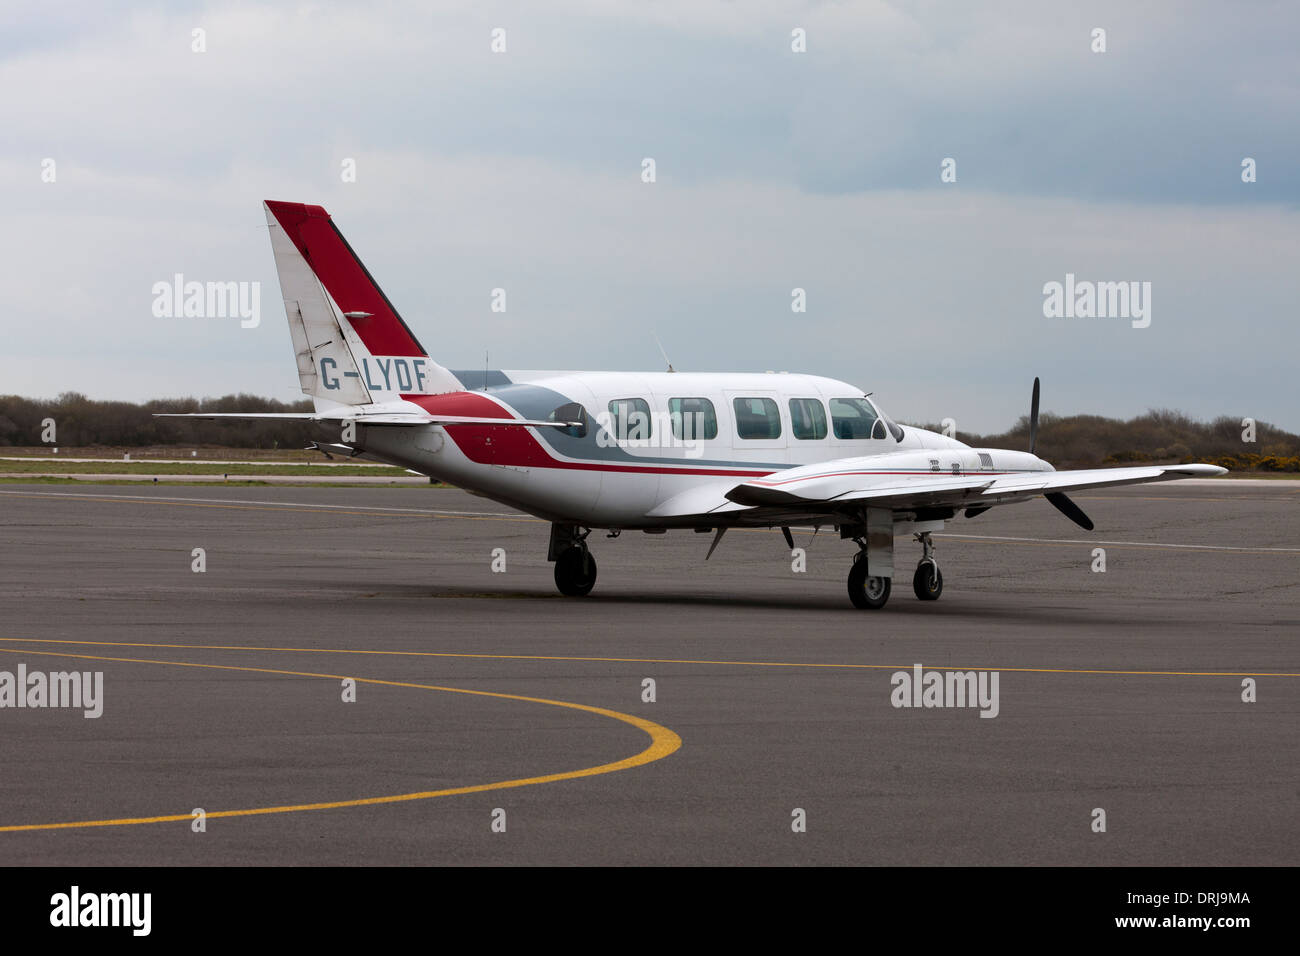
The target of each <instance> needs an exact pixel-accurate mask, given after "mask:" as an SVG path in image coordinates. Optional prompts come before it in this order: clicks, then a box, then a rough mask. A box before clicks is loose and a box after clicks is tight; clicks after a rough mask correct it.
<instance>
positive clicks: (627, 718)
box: [0, 642, 682, 833]
mask: <svg viewBox="0 0 1300 956" xmlns="http://www.w3.org/2000/svg"><path fill="white" fill-rule="evenodd" d="M68 643H76V642H68ZM87 643H90V642H87ZM0 650H3V651H9V652H11V653H22V652H25V653H29V654H41V655H46V656H51V657H72V658H77V659H79V660H91V661H111V662H115V663H124V664H170V665H172V666H174V667H201V668H208V669H212V670H223V671H252V672H254V673H259V674H278V675H282V676H287V677H318V678H322V679H325V680H340V681H341V680H344V679H348V678H349V677H351V675H348V674H319V673H313V672H309V671H286V670H274V669H271V668H266V667H237V666H234V665H227V664H197V663H191V662H188V661H160V660H149V659H144V658H133V657H99V656H93V655H90V654H70V653H60V652H58V651H37V650H31V649H27V648H24V649H21V651H20V649H19V648H10V647H4V648H0ZM351 679H352V680H355V681H357V682H358V683H362V684H379V685H383V686H385V687H413V688H416V689H418V690H436V691H443V692H445V693H449V694H471V695H474V696H476V697H495V698H498V699H501V700H517V701H523V702H525V703H530V704H547V705H549V706H551V707H565V708H568V709H570V710H582V711H586V712H587V713H591V714H598V715H600V716H602V717H609V718H611V719H613V720H618V721H622V722H623V723H625V724H631V725H632V726H633V727H636V728H637V729H638V730H641V731H644V732H645V733H646V734H647V735H648V736H649V737H650V746H648V747H646V748H645V750H642V751H641V752H640V753H638V754H634V755H633V756H631V757H626V758H624V759H622V760H616V761H614V762H612V763H604V764H600V765H599V766H596V767H583V768H582V769H580V770H568V771H564V772H561V773H550V774H544V775H542V776H537V777H519V778H516V779H513V780H498V781H495V782H493V783H480V784H473V785H471V786H467V787H450V788H447V789H445V790H422V791H418V792H416V793H398V794H390V795H388V796H380V797H359V798H356V799H353V800H331V801H323V802H318V803H298V804H286V805H283V806H274V807H251V808H248V809H244V810H213V811H210V812H208V813H207V814H206V817H207V818H208V819H218V818H222V817H252V816H261V815H264V814H268V813H301V812H304V811H307V810H336V809H340V808H343V807H366V806H375V805H378V804H381V803H403V802H406V801H409V800H431V799H433V798H435V797H451V796H458V795H460V794H466V793H483V792H485V791H489V790H508V789H511V788H513V787H530V786H535V785H537V784H542V783H556V782H558V781H560V780H577V779H580V778H582V777H594V776H597V775H599V774H605V773H614V772H616V771H619V770H630V769H631V768H633V767H640V766H643V765H644V764H648V763H652V762H653V761H656V760H662V759H663V758H664V757H667V756H669V755H670V754H672V753H675V752H676V751H677V750H678V748H680V747H681V745H682V738H681V737H679V736H678V735H677V734H675V733H674V732H673V731H671V730H669V729H668V728H667V727H664V726H662V725H660V724H656V723H655V722H654V721H651V720H645V719H643V718H641V717H634V716H632V715H631V714H623V713H619V712H618V711H616V710H607V709H606V708H604V707H592V706H590V705H588V704H575V703H571V702H569V701H563V700H549V699H547V698H544V697H525V696H522V695H520V694H503V693H498V692H494V691H485V690H466V689H465V688H462V687H440V686H436V685H433V684H413V683H407V682H404V681H391V680H377V679H374V678H369V677H351ZM192 819H193V814H192V813H174V814H165V815H161V816H152V817H120V818H117V819H110V820H75V821H71V822H67V823H27V824H18V825H11V826H0V833H14V832H19V831H27V830H69V829H78V828H84V827H116V826H130V825H134V824H142V823H177V822H180V821H189V820H192Z"/></svg>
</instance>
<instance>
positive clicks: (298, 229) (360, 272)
mask: <svg viewBox="0 0 1300 956" xmlns="http://www.w3.org/2000/svg"><path fill="white" fill-rule="evenodd" d="M266 205H267V207H268V208H269V209H270V210H271V212H272V213H273V214H274V215H275V218H276V221H277V222H279V223H280V225H281V226H282V227H283V228H284V231H285V234H286V235H287V236H288V237H289V238H290V239H292V240H293V244H294V245H295V246H297V248H298V251H299V252H300V253H302V256H303V258H304V259H306V260H307V263H308V265H310V266H311V268H312V271H313V272H315V273H316V278H318V279H320V281H321V283H322V284H323V285H324V286H325V288H326V289H327V290H328V291H329V294H330V295H331V296H333V297H334V301H335V302H337V303H338V305H339V308H340V309H341V310H342V311H344V312H369V313H370V318H368V319H348V320H347V321H348V322H351V323H352V328H354V329H356V332H357V335H359V336H360V337H361V341H362V342H364V343H366V348H368V349H369V350H370V354H371V355H424V354H425V352H424V349H423V348H421V347H420V343H419V342H417V341H416V340H415V336H413V335H412V334H411V331H410V329H408V328H407V327H406V323H404V322H403V321H402V317H401V316H400V315H398V314H397V310H396V309H395V308H393V304H392V303H391V302H389V301H388V297H387V296H385V295H384V293H383V290H381V289H380V288H379V286H378V284H377V283H376V282H375V280H374V278H373V277H372V276H371V275H370V273H369V272H368V271H367V270H366V267H365V266H364V265H363V264H362V262H361V260H360V259H359V258H357V254H356V253H355V252H353V251H352V248H351V247H350V246H349V245H348V243H347V240H345V239H344V238H343V234H342V233H340V232H339V231H338V229H337V228H336V227H335V225H334V223H333V222H332V221H331V219H330V214H329V213H327V212H326V211H325V210H324V209H322V208H321V207H320V206H308V205H305V204H304V203H300V202H275V201H272V200H270V199H268V200H267V201H266Z"/></svg>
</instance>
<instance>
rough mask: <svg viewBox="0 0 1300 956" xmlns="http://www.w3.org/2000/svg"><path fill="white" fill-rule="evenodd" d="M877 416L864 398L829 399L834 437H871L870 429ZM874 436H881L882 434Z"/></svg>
mask: <svg viewBox="0 0 1300 956" xmlns="http://www.w3.org/2000/svg"><path fill="white" fill-rule="evenodd" d="M879 418H880V416H879V415H877V414H876V410H875V409H874V408H873V407H872V405H871V403H870V402H869V401H867V400H866V399H865V398H832V399H831V427H832V428H833V429H834V430H835V437H836V438H841V439H856V438H871V437H873V436H872V429H873V428H874V426H875V424H876V421H877V420H878V419H879ZM876 437H880V438H883V437H884V435H879V436H876Z"/></svg>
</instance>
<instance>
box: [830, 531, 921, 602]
mask: <svg viewBox="0 0 1300 956" xmlns="http://www.w3.org/2000/svg"><path fill="white" fill-rule="evenodd" d="M915 537H916V540H917V541H918V542H920V544H921V548H922V555H921V561H920V563H919V564H917V566H916V573H915V574H913V575H912V590H913V591H914V592H915V594H916V596H917V599H918V600H921V601H937V600H939V595H940V594H942V593H943V573H942V572H941V571H940V570H939V564H938V562H937V561H935V559H934V541H933V540H932V539H931V538H930V532H928V531H923V532H921V533H919V534H917V535H915ZM854 540H855V541H856V542H857V544H858V549H859V550H858V553H857V554H855V555H854V556H853V567H852V568H850V569H849V600H850V601H852V602H853V606H854V607H856V608H861V609H862V610H865V611H878V610H880V608H882V607H884V606H885V602H887V601H888V600H889V592H890V585H891V578H892V577H893V562H892V554H891V553H890V551H884V552H883V553H879V554H878V555H877V559H878V560H877V564H878V566H877V567H872V566H871V564H870V562H869V560H868V553H867V545H866V542H865V541H864V540H863V539H862V538H860V537H855V538H854ZM872 570H876V571H878V572H880V573H877V574H872V573H871V571H872ZM884 572H888V573H884Z"/></svg>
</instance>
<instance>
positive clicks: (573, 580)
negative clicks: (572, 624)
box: [555, 548, 596, 597]
mask: <svg viewBox="0 0 1300 956" xmlns="http://www.w3.org/2000/svg"><path fill="white" fill-rule="evenodd" d="M555 586H556V587H557V588H559V589H560V593H561V594H563V595H565V596H566V597H584V596H586V595H588V594H590V593H591V589H592V588H593V587H595V586H596V559H595V558H594V557H592V556H591V552H590V551H588V550H586V549H585V548H568V549H567V550H565V551H562V552H561V553H560V556H559V557H558V558H557V559H556V561H555Z"/></svg>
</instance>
